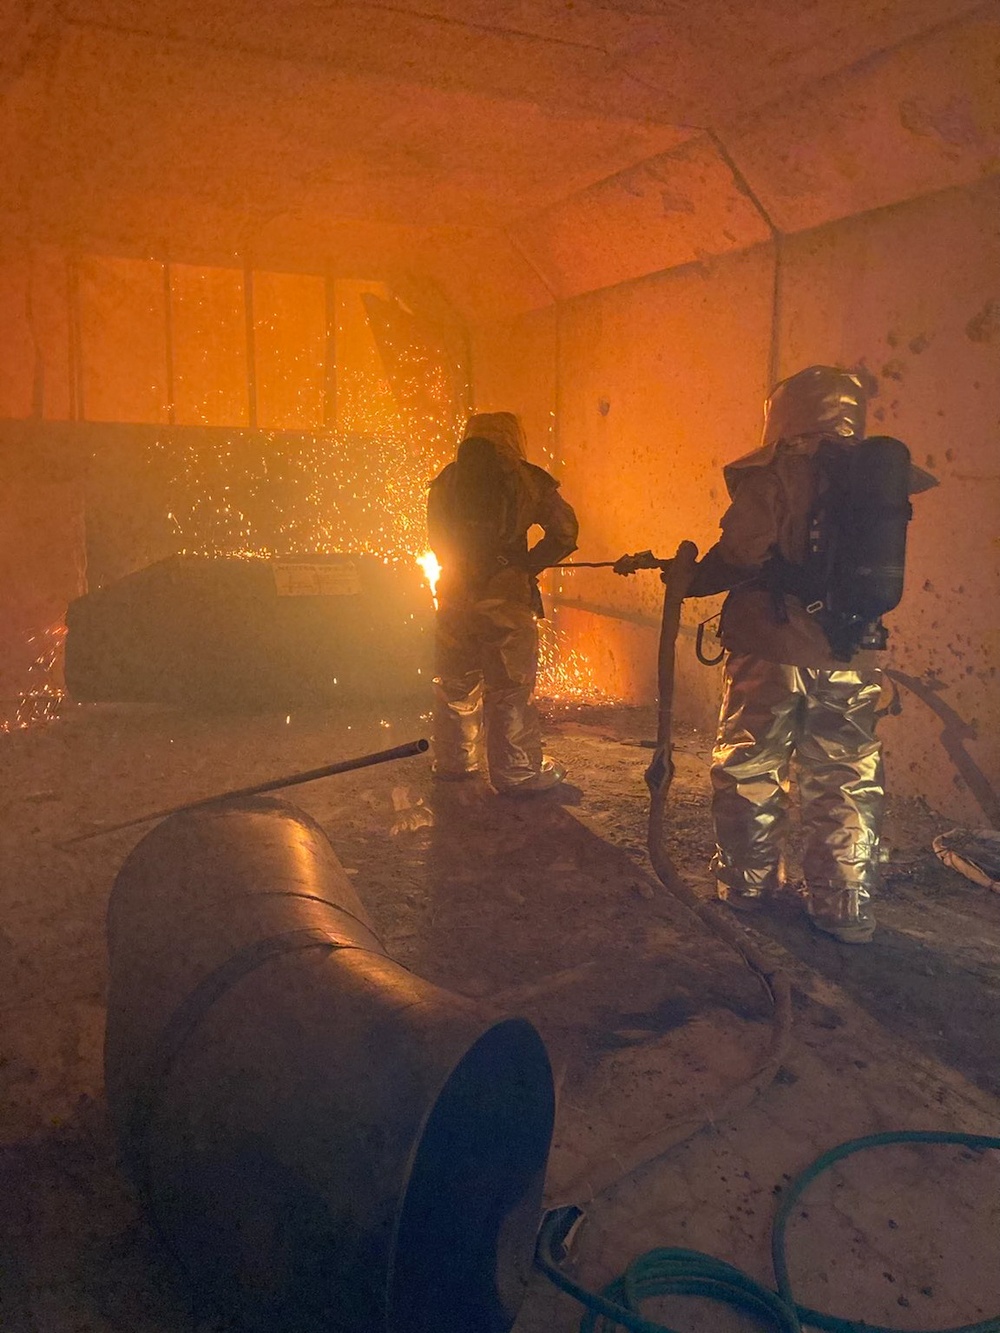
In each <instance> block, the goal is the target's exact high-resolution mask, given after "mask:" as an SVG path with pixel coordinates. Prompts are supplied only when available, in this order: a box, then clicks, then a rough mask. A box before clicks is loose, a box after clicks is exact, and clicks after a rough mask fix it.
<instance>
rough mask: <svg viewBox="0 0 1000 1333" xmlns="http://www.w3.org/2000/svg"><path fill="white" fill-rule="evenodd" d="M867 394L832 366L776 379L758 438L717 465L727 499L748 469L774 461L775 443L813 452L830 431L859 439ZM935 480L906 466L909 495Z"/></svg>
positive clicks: (845, 372) (848, 375)
mask: <svg viewBox="0 0 1000 1333" xmlns="http://www.w3.org/2000/svg"><path fill="white" fill-rule="evenodd" d="M865 408H866V398H865V391H864V387H863V385H862V383H861V380H860V379H859V378H858V376H857V375H853V374H851V372H850V371H848V370H841V369H840V368H839V367H837V366H808V367H807V368H806V369H805V370H800V371H798V373H797V374H795V375H790V376H789V378H788V379H786V380H781V381H780V383H778V384H776V385H775V386H774V388H773V389H772V390H771V393H770V395H769V396H768V398H767V401H766V402H765V404H764V433H763V443H762V444H761V446H760V448H759V449H755V450H754V451H753V453H749V454H744V455H743V457H742V458H737V459H736V460H735V462H732V463H727V464H726V465H725V467H724V468H723V469H722V475H723V476H724V477H725V480H726V488H727V490H728V491H729V495H730V498H732V497H734V496H735V494H736V490H737V488H738V486H739V484H740V481H741V480H742V478H743V477H744V476H746V474H747V472H748V471H750V470H751V469H753V468H759V467H766V466H767V465H768V463H770V462H772V461H773V460H774V457H775V455H776V453H777V448H778V445H779V444H782V445H783V446H784V447H785V448H787V449H789V450H791V451H792V452H793V453H804V454H810V453H815V451H816V449H817V448H818V447H819V444H820V441H821V440H823V439H824V438H829V437H830V436H836V437H839V438H840V439H842V440H862V439H864V435H865ZM937 484H938V483H937V480H936V478H934V477H932V476H931V474H930V473H929V472H925V471H924V470H923V468H919V467H915V466H914V465H913V464H911V465H910V494H911V495H917V494H919V493H920V492H921V491H927V490H930V489H931V487H933V486H936V485H937Z"/></svg>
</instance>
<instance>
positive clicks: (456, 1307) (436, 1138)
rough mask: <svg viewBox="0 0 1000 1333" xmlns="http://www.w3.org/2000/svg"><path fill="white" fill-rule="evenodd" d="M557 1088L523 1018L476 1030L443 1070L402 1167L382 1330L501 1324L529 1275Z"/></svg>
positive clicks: (509, 1319) (428, 1331)
mask: <svg viewBox="0 0 1000 1333" xmlns="http://www.w3.org/2000/svg"><path fill="white" fill-rule="evenodd" d="M554 1112H555V1097H554V1092H553V1087H552V1070H551V1068H550V1066H549V1061H548V1056H547V1055H546V1053H545V1047H544V1046H543V1045H542V1041H541V1038H540V1037H539V1035H538V1033H537V1032H536V1031H535V1029H534V1028H533V1027H532V1026H531V1024H530V1023H528V1022H525V1021H524V1020H522V1019H511V1020H508V1021H506V1022H503V1023H499V1024H497V1026H496V1027H493V1028H491V1029H490V1030H489V1031H488V1032H486V1033H485V1034H484V1035H483V1036H482V1037H480V1039H479V1040H478V1041H477V1042H476V1044H475V1045H474V1046H473V1047H472V1048H471V1050H470V1051H469V1052H468V1054H467V1055H465V1057H464V1058H463V1059H462V1061H461V1062H460V1063H459V1064H458V1066H457V1067H456V1068H455V1069H454V1070H453V1072H452V1074H451V1075H450V1077H449V1079H448V1081H447V1083H446V1084H445V1086H444V1088H443V1089H442V1092H441V1095H440V1096H439V1097H438V1100H437V1102H436V1103H435V1105H434V1109H433V1111H432V1112H431V1114H430V1116H429V1118H428V1120H427V1123H426V1126H425V1129H424V1133H423V1136H422V1138H421V1141H420V1144H419V1147H418V1149H417V1153H416V1157H415V1159H414V1163H413V1168H412V1171H411V1173H410V1179H409V1183H408V1185H407V1189H406V1195H405V1198H404V1200H403V1206H402V1210H401V1214H400V1220H399V1227H398V1232H397V1238H396V1247H395V1261H394V1265H393V1271H392V1274H391V1277H390V1291H389V1323H388V1327H389V1329H390V1331H391V1333H440V1330H441V1329H443V1328H447V1329H448V1330H449V1333H508V1330H509V1329H510V1327H511V1325H512V1324H513V1323H514V1320H515V1319H516V1317H517V1312H518V1309H519V1307H520V1304H521V1301H522V1299H523V1296H524V1292H525V1290H526V1287H527V1284H528V1280H529V1277H530V1274H531V1266H532V1260H533V1256H534V1248H535V1234H536V1232H537V1229H538V1222H539V1217H540V1213H541V1202H542V1190H543V1186H544V1183H545V1166H546V1161H547V1158H548V1151H549V1143H550V1140H551V1137H552V1122H553V1117H554Z"/></svg>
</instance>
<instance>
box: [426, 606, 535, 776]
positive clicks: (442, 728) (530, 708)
mask: <svg viewBox="0 0 1000 1333" xmlns="http://www.w3.org/2000/svg"><path fill="white" fill-rule="evenodd" d="M537 671H538V628H537V623H536V620H535V615H534V612H533V611H532V609H531V607H530V606H527V605H524V604H522V603H520V602H515V601H507V600H505V599H499V598H488V599H483V600H479V601H474V600H468V601H466V600H462V601H455V602H448V603H443V604H442V605H441V607H440V609H439V610H438V613H437V632H436V640H435V674H434V770H435V772H436V773H437V774H438V776H439V777H443V778H449V777H454V778H459V777H464V776H466V775H467V774H470V773H475V772H478V771H479V770H480V768H481V766H482V759H483V751H484V748H485V755H486V761H487V764H488V766H489V776H490V781H491V782H492V783H493V785H494V786H495V787H496V788H497V789H498V790H500V791H510V790H512V789H514V788H517V787H519V786H520V785H521V784H522V783H525V782H527V781H529V780H530V779H532V778H537V776H538V774H539V773H540V772H541V769H542V737H541V730H540V726H539V721H538V714H537V712H536V710H535V706H534V704H533V703H532V699H531V696H532V693H533V691H534V688H535V676H536V673H537ZM484 740H485V747H484Z"/></svg>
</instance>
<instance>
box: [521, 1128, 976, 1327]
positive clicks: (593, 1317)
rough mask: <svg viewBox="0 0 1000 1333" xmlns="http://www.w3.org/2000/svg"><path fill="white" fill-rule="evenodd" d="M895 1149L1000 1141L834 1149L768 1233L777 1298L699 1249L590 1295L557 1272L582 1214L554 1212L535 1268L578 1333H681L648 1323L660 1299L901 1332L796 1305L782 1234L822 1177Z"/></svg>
mask: <svg viewBox="0 0 1000 1333" xmlns="http://www.w3.org/2000/svg"><path fill="white" fill-rule="evenodd" d="M896 1143H953V1144H957V1145H959V1146H961V1147H963V1148H973V1149H975V1150H976V1151H984V1150H985V1149H987V1148H995V1149H1000V1138H990V1137H988V1136H986V1135H983V1134H957V1133H948V1132H945V1131H938V1130H933V1129H930V1130H923V1129H904V1130H898V1131H896V1132H894V1133H888V1134H869V1135H867V1136H866V1137H864V1138H860V1139H851V1140H850V1141H849V1142H847V1143H841V1144H840V1145H838V1147H836V1148H831V1149H830V1150H829V1152H825V1153H824V1154H823V1155H822V1157H818V1158H817V1159H816V1161H815V1162H813V1163H812V1165H811V1166H809V1167H807V1168H806V1169H805V1171H803V1172H802V1173H801V1175H798V1176H796V1178H795V1179H794V1180H793V1181H792V1183H791V1184H790V1185H789V1187H788V1189H787V1190H786V1192H785V1196H784V1199H783V1200H782V1204H781V1207H780V1208H779V1209H778V1213H777V1216H776V1217H775V1219H774V1226H773V1227H772V1230H771V1259H772V1262H773V1264H774V1275H775V1278H776V1280H777V1287H778V1289H777V1291H776V1292H774V1291H770V1290H768V1288H767V1287H764V1286H761V1284H760V1283H759V1282H755V1281H754V1279H753V1278H751V1277H748V1276H747V1275H746V1274H745V1273H741V1272H740V1270H739V1269H738V1268H734V1267H733V1266H732V1264H727V1263H725V1262H724V1261H723V1260H721V1259H714V1258H713V1257H712V1256H711V1255H708V1254H702V1253H700V1252H699V1251H698V1250H683V1249H659V1250H650V1251H649V1252H648V1253H646V1254H644V1255H641V1256H640V1257H639V1258H638V1259H635V1260H633V1262H632V1263H631V1264H629V1266H628V1268H627V1269H626V1270H625V1272H624V1273H623V1274H622V1275H621V1276H620V1277H617V1278H615V1280H614V1282H612V1283H610V1284H609V1285H608V1286H607V1287H605V1289H604V1290H603V1291H602V1292H601V1293H600V1295H597V1294H595V1293H594V1292H590V1291H587V1290H586V1289H585V1288H584V1287H581V1286H579V1285H578V1284H577V1283H576V1282H574V1281H573V1280H572V1278H569V1277H567V1276H566V1274H565V1273H564V1272H563V1271H562V1269H561V1268H560V1267H559V1262H560V1258H561V1257H563V1256H564V1254H565V1250H564V1242H565V1240H566V1237H567V1235H568V1234H569V1232H570V1230H571V1229H572V1228H573V1226H574V1225H575V1223H576V1222H577V1221H578V1220H579V1218H580V1217H581V1216H582V1213H581V1212H580V1210H579V1209H578V1208H557V1209H553V1210H552V1211H551V1212H550V1213H548V1214H546V1216H545V1218H544V1220H543V1222H542V1228H541V1231H540V1232H539V1235H538V1250H537V1254H536V1258H535V1262H536V1264H537V1265H538V1267H539V1268H540V1269H541V1270H542V1272H543V1273H545V1274H546V1276H547V1277H548V1278H549V1279H550V1280H551V1281H552V1282H553V1283H555V1285H556V1286H557V1287H559V1288H561V1290H563V1291H565V1292H567V1293H568V1294H569V1295H570V1296H573V1297H574V1298H575V1299H576V1300H578V1301H579V1302H580V1303H581V1305H583V1306H585V1307H586V1311H587V1313H586V1314H585V1315H584V1317H583V1321H582V1322H581V1324H580V1333H613V1330H614V1329H616V1328H624V1329H629V1330H630V1333H676V1330H673V1329H669V1328H667V1326H666V1325H665V1324H658V1323H655V1322H653V1321H652V1320H649V1319H645V1318H643V1315H642V1312H641V1305H642V1302H643V1301H647V1300H650V1299H652V1298H653V1297H655V1296H703V1297H705V1298H707V1299H708V1300H713V1301H716V1302H718V1303H719V1304H722V1305H729V1306H731V1307H732V1308H733V1309H736V1310H741V1311H743V1313H744V1314H749V1315H751V1316H752V1317H753V1318H755V1319H757V1320H759V1321H760V1322H761V1324H763V1325H764V1326H765V1327H767V1328H771V1329H777V1330H779V1333H801V1330H802V1328H803V1326H804V1325H808V1326H809V1327H812V1328H822V1329H826V1330H828V1333H899V1330H897V1329H891V1328H886V1327H885V1326H884V1325H881V1324H867V1323H864V1322H863V1321H858V1320H852V1319H840V1318H838V1317H837V1316H836V1315H830V1314H824V1313H823V1312H822V1311H821V1310H812V1309H810V1308H809V1306H807V1305H799V1304H797V1302H796V1300H795V1297H794V1295H793V1293H792V1284H791V1281H790V1279H789V1276H788V1261H787V1259H786V1257H785V1231H786V1229H787V1226H788V1221H789V1218H790V1217H791V1214H792V1209H793V1208H794V1207H795V1204H796V1203H797V1201H798V1200H799V1198H800V1197H801V1196H802V1194H803V1193H804V1191H805V1190H806V1189H808V1187H809V1186H810V1185H811V1184H812V1182H813V1181H814V1180H815V1179H816V1177H817V1176H819V1175H822V1173H823V1172H824V1171H827V1170H828V1169H829V1168H830V1167H831V1166H833V1165H834V1164H835V1163H837V1162H841V1161H843V1159H844V1158H845V1157H850V1156H852V1155H853V1154H854V1153H857V1152H863V1151H865V1150H866V1149H868V1148H884V1147H887V1146H889V1145H891V1144H896ZM910 1333H1000V1315H994V1316H993V1317H992V1318H991V1319H984V1320H982V1321H981V1322H980V1323H978V1324H962V1325H961V1326H960V1327H956V1328H950V1329H933V1330H931V1329H926V1330H911V1331H910Z"/></svg>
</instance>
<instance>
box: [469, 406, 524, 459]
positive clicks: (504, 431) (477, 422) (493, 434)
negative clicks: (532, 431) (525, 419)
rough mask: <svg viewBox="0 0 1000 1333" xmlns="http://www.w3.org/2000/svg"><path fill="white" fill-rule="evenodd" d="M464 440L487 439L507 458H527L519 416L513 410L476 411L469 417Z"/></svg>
mask: <svg viewBox="0 0 1000 1333" xmlns="http://www.w3.org/2000/svg"><path fill="white" fill-rule="evenodd" d="M462 438H463V439H464V440H471V439H479V440H489V441H490V442H491V443H492V444H495V445H496V447H497V449H498V450H499V451H500V452H501V453H504V454H506V455H507V456H508V458H516V459H520V460H521V461H522V462H524V461H526V460H527V457H528V449H527V441H526V440H525V437H524V427H523V426H522V425H521V419H520V417H518V416H516V415H515V413H513V412H476V413H475V414H474V415H473V416H471V417H469V420H468V422H467V423H466V427H465V434H464V435H463V436H462Z"/></svg>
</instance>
